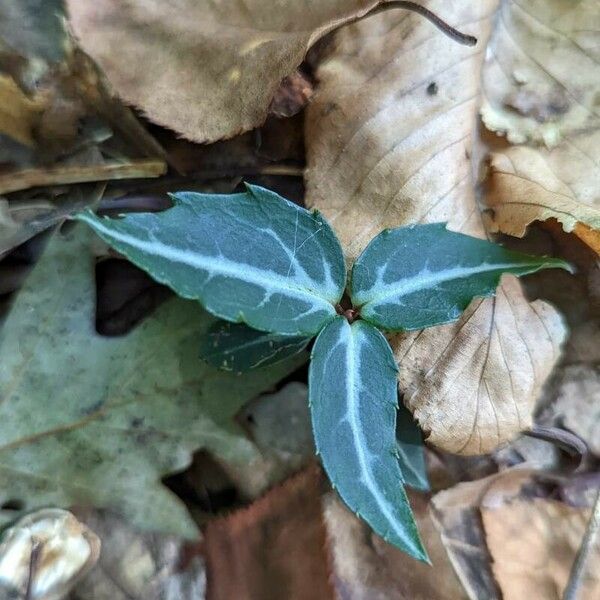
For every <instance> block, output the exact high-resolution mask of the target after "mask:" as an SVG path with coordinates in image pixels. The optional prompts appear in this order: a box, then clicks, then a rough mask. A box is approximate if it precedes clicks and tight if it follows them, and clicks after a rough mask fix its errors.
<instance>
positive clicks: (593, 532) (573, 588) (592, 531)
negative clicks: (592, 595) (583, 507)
mask: <svg viewBox="0 0 600 600" xmlns="http://www.w3.org/2000/svg"><path fill="white" fill-rule="evenodd" d="M599 531H600V489H599V490H598V494H597V495H596V501H595V502H594V508H593V509H592V516H591V517H590V520H589V522H588V525H587V528H586V530H585V535H584V536H583V541H582V542H581V546H580V547H579V551H578V552H577V556H576V557H575V562H574V563H573V566H572V567H571V573H570V575H569V582H568V583H567V587H566V588H565V593H564V594H563V600H577V597H578V596H579V591H580V588H581V582H582V581H583V577H584V575H585V571H586V566H587V564H586V563H587V559H588V558H589V556H590V553H591V551H592V550H593V548H594V546H595V544H596V540H597V538H598V532H599Z"/></svg>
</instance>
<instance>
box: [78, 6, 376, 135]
mask: <svg viewBox="0 0 600 600" xmlns="http://www.w3.org/2000/svg"><path fill="white" fill-rule="evenodd" d="M377 3H378V2H377V1H376V0H321V1H320V2H313V3H311V4H310V7H309V9H307V6H306V5H305V4H304V3H298V2H293V1H290V0H284V1H283V2H279V3H278V4H277V7H276V8H274V6H273V3H272V2H269V1H268V0H262V1H259V2H253V3H250V4H248V3H245V2H212V1H209V0H200V1H198V0H177V1H176V2H161V1H160V0H129V1H128V2H126V3H123V2H120V1H117V0H101V1H98V2H95V3H94V4H93V6H92V5H91V4H89V3H85V2H77V1H76V0H68V2H67V5H68V10H69V14H70V21H71V25H72V27H73V29H74V31H75V34H76V35H77V37H78V38H79V40H80V42H81V44H82V46H83V48H84V49H85V50H86V51H87V52H88V53H89V54H90V55H91V56H92V57H93V58H94V59H95V60H96V61H97V62H98V63H99V65H100V67H101V68H102V69H103V70H104V72H105V73H106V75H107V76H108V79H109V80H110V82H111V83H112V84H113V86H114V87H115V89H116V91H117V92H118V93H119V95H120V96H121V97H122V98H124V99H125V100H126V101H127V102H130V103H131V104H134V105H135V106H137V107H139V108H140V109H142V110H143V111H144V112H145V113H146V115H147V116H148V117H149V118H150V119H151V120H153V121H155V122H156V123H159V124H161V125H164V126H167V127H170V128H171V129H174V130H175V131H177V132H178V133H180V134H181V135H183V136H184V137H186V138H188V139H190V140H193V141H197V142H209V141H215V140H218V139H221V138H225V137H232V136H233V135H236V134H238V133H240V132H242V131H246V130H248V129H252V128H253V127H256V126H257V125H260V124H261V123H262V122H263V121H264V120H265V118H266V116H267V113H268V109H269V104H270V103H271V100H272V99H273V97H274V95H275V92H276V91H277V88H278V87H279V84H280V82H281V81H282V80H283V79H284V78H285V77H287V76H289V75H291V74H292V73H293V72H294V70H295V69H296V67H297V66H298V65H299V64H300V63H301V62H302V60H303V59H304V56H305V54H306V52H307V50H308V49H309V48H310V47H311V46H312V45H313V44H314V43H315V42H316V41H317V40H318V39H319V38H321V37H322V36H323V35H325V34H326V33H328V32H329V31H331V30H332V29H335V28H336V27H338V26H339V25H341V24H343V23H344V22H345V21H347V20H349V19H351V18H353V17H354V16H356V15H358V14H362V13H364V12H367V11H368V10H369V9H370V8H372V7H373V6H375V5H376V4H377ZM124 57H125V59H124Z"/></svg>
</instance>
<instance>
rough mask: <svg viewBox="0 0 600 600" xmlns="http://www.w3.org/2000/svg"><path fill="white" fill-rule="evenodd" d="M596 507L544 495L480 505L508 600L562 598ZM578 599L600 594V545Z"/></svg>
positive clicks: (494, 564) (496, 573)
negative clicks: (488, 505)
mask: <svg viewBox="0 0 600 600" xmlns="http://www.w3.org/2000/svg"><path fill="white" fill-rule="evenodd" d="M590 513H591V511H590V510H589V509H587V508H574V507H571V506H568V505H567V504H563V503H562V502H555V501H552V500H546V499H543V498H533V499H526V500H515V501H513V502H510V503H508V504H504V505H502V506H492V507H486V506H482V508H481V517H482V519H483V525H484V529H485V535H486V541H487V545H488V547H489V549H490V553H491V555H492V559H493V563H492V568H493V570H494V575H495V577H496V580H497V581H498V584H499V585H500V588H501V589H502V597H503V598H504V600H522V599H523V598H544V599H548V600H550V599H556V600H559V599H560V598H562V597H563V596H562V593H563V591H564V589H565V587H566V584H567V581H568V578H569V572H570V570H571V566H572V564H573V561H574V560H575V555H576V553H577V550H578V549H579V546H580V545H581V540H582V538H583V535H584V532H585V530H586V526H587V522H588V520H589V517H590ZM587 572H588V574H587V575H586V576H585V578H584V580H583V581H582V585H581V588H580V590H579V594H578V596H577V597H578V598H581V600H585V599H589V600H592V599H593V598H598V597H600V575H599V573H600V547H597V548H596V550H595V551H592V555H590V556H589V557H588V569H587Z"/></svg>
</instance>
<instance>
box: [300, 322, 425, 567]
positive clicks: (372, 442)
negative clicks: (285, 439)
mask: <svg viewBox="0 0 600 600" xmlns="http://www.w3.org/2000/svg"><path fill="white" fill-rule="evenodd" d="M311 358H312V360H311V364H310V374H309V400H310V408H311V413H312V422H313V432H314V436H315V442H316V446H317V452H318V453H319V454H320V456H321V460H322V461H323V466H324V467H325V471H326V472H327V474H328V475H329V479H330V480H331V482H332V484H333V485H334V487H335V488H336V489H337V491H338V492H339V494H340V496H341V497H342V499H343V500H344V502H345V503H346V504H347V505H348V507H349V508H351V509H352V510H353V511H354V512H355V513H357V514H358V515H359V516H360V517H362V518H363V519H364V520H365V521H367V523H369V525H370V526H371V527H372V528H373V530H374V531H375V532H376V533H378V534H379V535H381V536H382V537H383V538H384V539H385V540H387V541H388V542H390V543H392V544H394V545H395V546H397V547H398V548H400V549H402V550H404V551H405V552H408V553H409V554H410V555H412V556H414V557H415V558H419V559H421V560H427V554H426V552H425V550H424V548H423V546H422V545H421V541H420V539H419V534H418V531H417V528H416V524H415V522H414V518H413V515H412V511H411V509H410V505H409V503H408V499H407V497H406V493H405V491H404V487H403V479H402V474H401V472H400V466H399V463H398V458H397V450H396V435H395V434H396V409H397V406H398V393H397V383H396V374H397V368H396V363H395V361H394V357H393V355H392V351H391V349H390V347H389V345H388V343H387V341H386V339H385V338H384V337H383V335H381V333H379V331H377V329H375V328H374V327H373V326H372V325H369V324H368V323H366V322H365V321H356V322H355V323H353V324H352V325H350V324H349V323H348V321H346V320H345V319H344V318H343V317H337V318H336V319H335V320H334V321H333V322H331V323H329V324H328V325H327V326H326V327H325V328H324V329H323V331H321V333H320V334H319V337H318V338H317V340H316V342H315V345H314V348H313V351H312V357H311Z"/></svg>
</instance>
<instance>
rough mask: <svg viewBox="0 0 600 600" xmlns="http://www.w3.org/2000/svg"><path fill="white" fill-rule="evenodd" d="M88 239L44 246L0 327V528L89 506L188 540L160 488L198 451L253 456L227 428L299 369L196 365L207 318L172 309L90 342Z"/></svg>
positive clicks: (191, 530)
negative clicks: (34, 515)
mask: <svg viewBox="0 0 600 600" xmlns="http://www.w3.org/2000/svg"><path fill="white" fill-rule="evenodd" d="M90 237H91V236H90V235H89V233H88V231H87V230H86V228H84V227H81V226H78V227H76V228H75V229H74V230H73V231H72V232H71V233H70V234H68V235H67V236H66V237H64V238H63V237H61V236H59V235H55V237H54V238H53V239H52V240H51V242H50V245H49V246H48V248H47V250H46V252H45V253H44V255H43V256H42V258H41V259H40V261H39V262H38V264H37V266H36V267H35V269H34V270H33V272H32V273H31V275H30V276H29V278H28V280H27V281H26V283H25V286H24V287H23V288H22V290H21V292H20V293H19V294H18V296H17V298H16V300H15V304H14V305H13V308H12V310H11V312H10V313H9V315H8V318H7V320H6V322H5V323H4V325H3V327H2V330H0V506H1V505H5V509H3V510H0V523H2V522H3V521H4V522H5V521H7V520H11V519H13V518H14V517H15V516H18V515H17V514H15V511H14V510H9V508H8V507H9V506H11V505H13V506H21V507H22V508H23V509H24V510H26V511H28V510H33V509H35V508H38V507H44V506H59V507H68V506H71V505H75V504H76V505H94V506H98V507H104V508H109V509H112V510H113V511H116V512H118V513H119V514H121V515H123V516H125V517H126V518H127V519H128V520H129V522H130V523H131V524H132V525H134V526H137V527H140V528H142V529H151V530H162V531H165V532H170V533H175V534H178V535H180V536H184V537H193V536H194V535H196V533H197V530H196V526H195V525H194V522H193V520H192V519H191V518H190V516H189V515H188V513H187V511H186V509H185V507H184V506H183V504H182V503H181V501H180V500H179V499H178V498H177V497H176V496H175V495H174V494H172V493H171V492H170V491H168V490H167V488H165V487H164V486H162V485H161V484H160V479H161V477H163V476H164V475H166V474H168V473H172V472H173V471H180V470H182V469H184V468H185V467H186V466H187V465H188V464H189V462H190V460H191V454H192V452H194V451H195V450H197V449H200V448H206V449H207V450H208V451H210V452H212V453H213V454H215V455H216V456H218V457H221V458H222V459H223V460H226V461H229V462H233V463H235V464H238V465H242V464H247V463H248V462H249V461H252V460H253V459H255V458H256V457H257V451H256V450H255V448H254V447H253V445H252V444H251V443H250V442H249V440H247V438H246V437H245V436H244V435H243V433H242V431H241V430H240V429H239V428H238V427H237V426H236V425H235V424H234V421H233V417H234V415H235V414H237V412H238V411H239V410H240V408H241V407H242V405H243V404H244V403H245V402H246V401H248V400H250V399H251V398H253V397H254V396H256V395H257V394H258V393H260V392H261V391H263V390H265V389H267V388H269V387H271V386H272V385H273V384H274V383H276V382H277V381H278V380H279V379H281V377H283V376H285V375H286V374H288V373H289V372H290V370H292V369H294V368H295V367H297V366H298V365H299V364H300V361H299V360H292V361H291V362H288V363H286V364H284V365H281V366H278V367H270V368H266V369H261V370H260V371H255V372H252V373H248V374H246V375H244V377H243V378H242V377H239V376H236V375H233V374H231V373H223V372H219V371H217V370H215V369H213V368H211V367H208V366H207V365H204V364H203V363H202V361H200V359H199V358H198V348H197V346H198V335H199V334H201V333H202V332H203V331H204V330H205V329H206V328H208V327H209V326H210V325H211V323H212V321H213V319H212V318H211V317H210V316H209V315H208V314H207V313H206V312H205V311H203V310H202V308H201V307H200V306H199V305H198V304H197V303H196V302H187V301H184V300H181V299H173V300H171V301H169V302H167V303H165V304H164V305H163V306H161V307H160V309H158V310H157V311H156V313H154V314H153V315H152V316H151V317H149V318H147V319H146V320H145V321H144V322H143V323H141V324H140V325H139V326H138V327H136V328H135V329H134V330H133V331H132V332H131V333H129V334H128V335H126V336H124V337H119V338H106V337H101V336H100V335H98V334H97V333H96V331H95V329H94V303H95V290H94V285H93V273H94V260H93V257H92V255H91V253H90V251H89V238H90Z"/></svg>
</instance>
